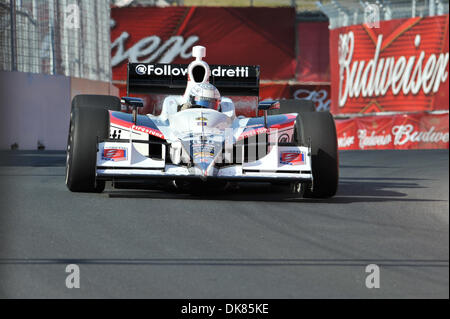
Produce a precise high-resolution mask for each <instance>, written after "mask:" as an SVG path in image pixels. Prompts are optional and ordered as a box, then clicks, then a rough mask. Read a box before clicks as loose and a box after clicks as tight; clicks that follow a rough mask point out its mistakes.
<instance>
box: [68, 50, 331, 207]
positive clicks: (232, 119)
mask: <svg viewBox="0 0 450 319" xmlns="http://www.w3.org/2000/svg"><path fill="white" fill-rule="evenodd" d="M192 55H193V57H195V60H194V61H192V62H191V63H190V64H189V65H180V64H143V63H128V78H127V95H130V94H166V95H167V96H166V97H165V98H164V100H163V104H162V107H161V113H160V114H159V115H157V116H156V115H152V114H146V115H142V114H139V112H138V110H139V108H141V107H143V106H144V103H143V100H141V99H139V98H135V97H129V96H127V97H123V98H122V99H119V98H118V97H115V96H107V95H78V96H75V97H74V99H73V100H72V109H71V114H70V129H69V137H68V143H67V164H66V184H67V187H68V188H69V189H70V190H71V191H74V192H102V191H103V190H104V188H105V182H106V181H112V182H113V183H112V185H113V186H119V185H126V184H129V185H134V184H136V183H145V182H147V181H148V182H151V181H155V180H156V181H161V182H163V181H167V182H168V183H171V184H172V185H175V186H176V187H187V188H188V189H189V188H191V189H192V188H195V187H197V186H201V185H215V186H216V185H224V184H227V183H235V182H269V183H272V185H274V186H275V187H278V186H280V187H284V189H286V190H288V191H289V192H292V193H293V194H296V196H304V197H315V198H327V197H331V196H334V195H335V194H336V190H337V185H338V175H339V174H338V151H337V138H336V128H335V124H334V120H333V117H332V116H331V114H330V113H329V112H316V111H315V108H314V105H313V103H312V102H311V101H304V100H280V101H262V102H259V103H258V96H259V66H250V65H248V66H237V65H211V66H209V65H208V64H207V63H206V62H205V61H203V58H204V57H205V55H206V49H205V48H204V47H201V46H196V47H194V48H193V53H192ZM239 96H252V97H254V100H255V101H256V102H255V103H258V106H257V108H258V115H261V116H257V117H244V116H237V115H236V111H235V103H236V102H235V101H233V99H238V98H239ZM124 106H126V108H128V109H129V110H130V112H122V111H121V110H122V108H123V107H124ZM215 186H214V187H215Z"/></svg>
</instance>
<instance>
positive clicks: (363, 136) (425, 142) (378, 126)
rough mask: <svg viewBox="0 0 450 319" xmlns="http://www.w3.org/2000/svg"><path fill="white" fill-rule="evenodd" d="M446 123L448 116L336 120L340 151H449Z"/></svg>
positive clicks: (373, 117) (431, 115)
mask: <svg viewBox="0 0 450 319" xmlns="http://www.w3.org/2000/svg"><path fill="white" fill-rule="evenodd" d="M448 120H449V118H448V113H445V114H428V113H414V114H398V115H394V116H368V117H361V118H360V117H357V118H351V119H346V120H336V129H337V132H338V144H339V149H341V150H371V149H372V150H373V149H433V148H441V149H448V148H449V127H448Z"/></svg>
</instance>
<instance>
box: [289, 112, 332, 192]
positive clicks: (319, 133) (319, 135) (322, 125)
mask: <svg viewBox="0 0 450 319" xmlns="http://www.w3.org/2000/svg"><path fill="white" fill-rule="evenodd" d="M297 121H299V122H300V123H299V124H300V126H297V129H298V130H299V131H301V136H302V144H303V145H304V146H308V144H309V141H311V159H312V174H313V185H312V188H311V187H309V188H307V189H306V190H305V197H310V198H328V197H332V196H334V195H335V194H336V192H337V188H338V183H339V154H338V146H337V134H336V126H335V123H334V119H333V116H332V115H331V114H330V113H329V112H305V113H300V114H299V116H298V119H297Z"/></svg>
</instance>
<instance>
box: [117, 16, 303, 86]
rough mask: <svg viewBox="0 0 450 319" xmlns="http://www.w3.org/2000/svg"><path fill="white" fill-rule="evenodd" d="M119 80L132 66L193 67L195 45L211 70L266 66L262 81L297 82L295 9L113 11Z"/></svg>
mask: <svg viewBox="0 0 450 319" xmlns="http://www.w3.org/2000/svg"><path fill="white" fill-rule="evenodd" d="M111 19H112V21H113V22H112V29H111V41H112V60H111V64H112V68H113V80H116V81H117V80H118V81H125V80H126V63H127V61H128V60H130V61H131V62H141V63H180V64H182V63H189V62H190V61H191V60H192V58H191V51H192V47H193V46H194V45H203V46H205V47H206V50H207V51H206V54H207V56H206V61H207V62H208V63H209V64H238V65H242V64H243V65H260V66H261V78H263V79H264V78H266V79H271V80H273V79H291V78H294V73H295V68H296V62H295V49H294V48H295V27H294V26H295V10H294V9H293V8H227V7H225V8H224V7H166V8H158V7H133V8H113V9H112V10H111Z"/></svg>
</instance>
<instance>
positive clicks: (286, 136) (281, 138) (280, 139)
mask: <svg viewBox="0 0 450 319" xmlns="http://www.w3.org/2000/svg"><path fill="white" fill-rule="evenodd" d="M289 140H290V139H289V134H287V133H283V134H280V136H279V137H278V143H288V142H289Z"/></svg>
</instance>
